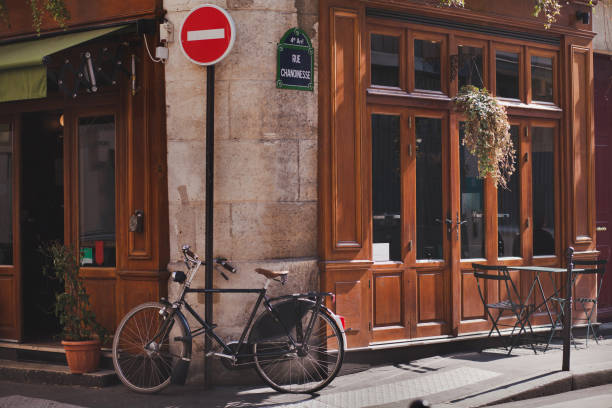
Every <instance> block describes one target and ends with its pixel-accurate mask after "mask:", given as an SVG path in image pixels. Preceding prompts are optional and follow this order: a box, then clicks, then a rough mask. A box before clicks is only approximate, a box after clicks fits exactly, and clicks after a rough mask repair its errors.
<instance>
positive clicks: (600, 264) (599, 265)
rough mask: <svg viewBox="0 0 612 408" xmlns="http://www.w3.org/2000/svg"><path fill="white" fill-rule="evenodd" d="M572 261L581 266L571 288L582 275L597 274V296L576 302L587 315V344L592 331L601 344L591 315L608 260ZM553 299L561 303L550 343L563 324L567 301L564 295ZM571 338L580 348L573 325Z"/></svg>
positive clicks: (595, 305)
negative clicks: (588, 307) (557, 329)
mask: <svg viewBox="0 0 612 408" xmlns="http://www.w3.org/2000/svg"><path fill="white" fill-rule="evenodd" d="M572 263H573V264H574V266H579V267H581V268H580V270H579V271H576V272H574V273H573V276H572V284H571V288H574V286H575V284H576V280H577V279H578V278H579V277H580V276H587V275H597V293H596V295H595V297H594V298H585V297H582V298H575V299H574V302H575V303H576V304H578V303H579V304H580V305H582V310H583V311H584V314H585V315H586V319H585V320H586V321H587V333H586V340H585V343H586V345H587V346H588V345H589V335H590V332H591V331H592V332H593V337H594V338H595V342H597V344H599V340H598V339H597V335H596V334H595V327H594V326H593V321H592V320H591V317H592V316H593V311H594V310H595V308H596V307H597V301H598V299H599V293H600V292H601V286H602V284H603V278H604V276H605V273H606V263H607V261H606V260H600V261H585V260H579V259H577V260H574V261H573V262H572ZM589 266H595V268H589ZM582 267H585V268H584V269H583V268H582ZM551 299H552V300H553V301H555V302H557V303H558V304H559V308H558V313H557V318H556V319H555V322H554V324H553V326H552V328H551V331H550V336H549V338H548V344H550V342H551V340H552V337H553V335H554V334H555V330H556V328H557V325H558V326H559V327H561V326H562V322H563V314H564V310H565V302H566V299H565V298H564V297H553V298H551ZM588 304H590V305H591V308H590V309H589V310H587V305H588ZM570 339H571V341H572V343H574V347H576V348H578V346H577V345H576V342H575V341H574V334H573V333H572V328H571V327H570ZM548 344H547V345H546V349H545V350H544V351H546V350H548Z"/></svg>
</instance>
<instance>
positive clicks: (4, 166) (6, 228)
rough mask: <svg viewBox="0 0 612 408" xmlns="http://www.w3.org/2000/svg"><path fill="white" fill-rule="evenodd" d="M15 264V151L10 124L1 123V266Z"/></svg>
mask: <svg viewBox="0 0 612 408" xmlns="http://www.w3.org/2000/svg"><path fill="white" fill-rule="evenodd" d="M12 264H13V150H12V133H11V128H10V125H9V124H8V123H0V265H12Z"/></svg>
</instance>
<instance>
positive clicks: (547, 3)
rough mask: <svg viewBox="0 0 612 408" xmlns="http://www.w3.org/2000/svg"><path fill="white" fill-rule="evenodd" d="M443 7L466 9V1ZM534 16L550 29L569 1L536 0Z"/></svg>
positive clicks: (449, 0) (608, 0) (443, 0)
mask: <svg viewBox="0 0 612 408" xmlns="http://www.w3.org/2000/svg"><path fill="white" fill-rule="evenodd" d="M439 1H440V5H441V6H446V7H465V4H464V3H465V1H464V0H439ZM600 1H601V2H602V3H605V4H608V5H612V0H600ZM534 3H535V4H534V6H533V15H534V16H536V17H538V16H539V15H540V14H543V15H544V17H545V18H546V22H545V23H544V27H545V28H546V29H549V28H550V26H551V25H552V23H554V22H555V21H557V16H559V14H561V8H562V7H563V6H565V5H568V4H569V3H570V2H569V1H568V0H534ZM589 5H590V6H591V7H593V6H594V5H595V4H594V2H593V0H589Z"/></svg>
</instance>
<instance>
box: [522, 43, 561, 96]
mask: <svg viewBox="0 0 612 408" xmlns="http://www.w3.org/2000/svg"><path fill="white" fill-rule="evenodd" d="M525 48H526V55H527V58H526V65H527V66H526V69H525V75H526V80H525V87H526V92H527V103H528V104H535V105H542V106H553V107H558V106H559V52H557V51H551V50H545V49H542V48H536V47H530V46H525ZM531 57H545V58H552V72H553V78H552V88H553V89H552V91H553V98H552V99H553V100H552V102H547V101H537V100H533V89H532V85H531Z"/></svg>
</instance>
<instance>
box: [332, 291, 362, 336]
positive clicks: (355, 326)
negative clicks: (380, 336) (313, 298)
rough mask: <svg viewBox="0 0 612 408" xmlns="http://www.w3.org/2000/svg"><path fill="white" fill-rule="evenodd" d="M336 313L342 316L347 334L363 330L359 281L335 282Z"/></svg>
mask: <svg viewBox="0 0 612 408" xmlns="http://www.w3.org/2000/svg"><path fill="white" fill-rule="evenodd" d="M335 289H336V290H335V293H336V313H337V314H339V315H341V316H344V319H345V323H346V329H347V335H349V334H351V332H354V333H358V332H359V331H361V330H363V329H364V327H363V326H362V320H363V319H362V315H361V304H362V297H361V290H362V288H361V281H354V282H336V284H335ZM348 329H351V330H348Z"/></svg>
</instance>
